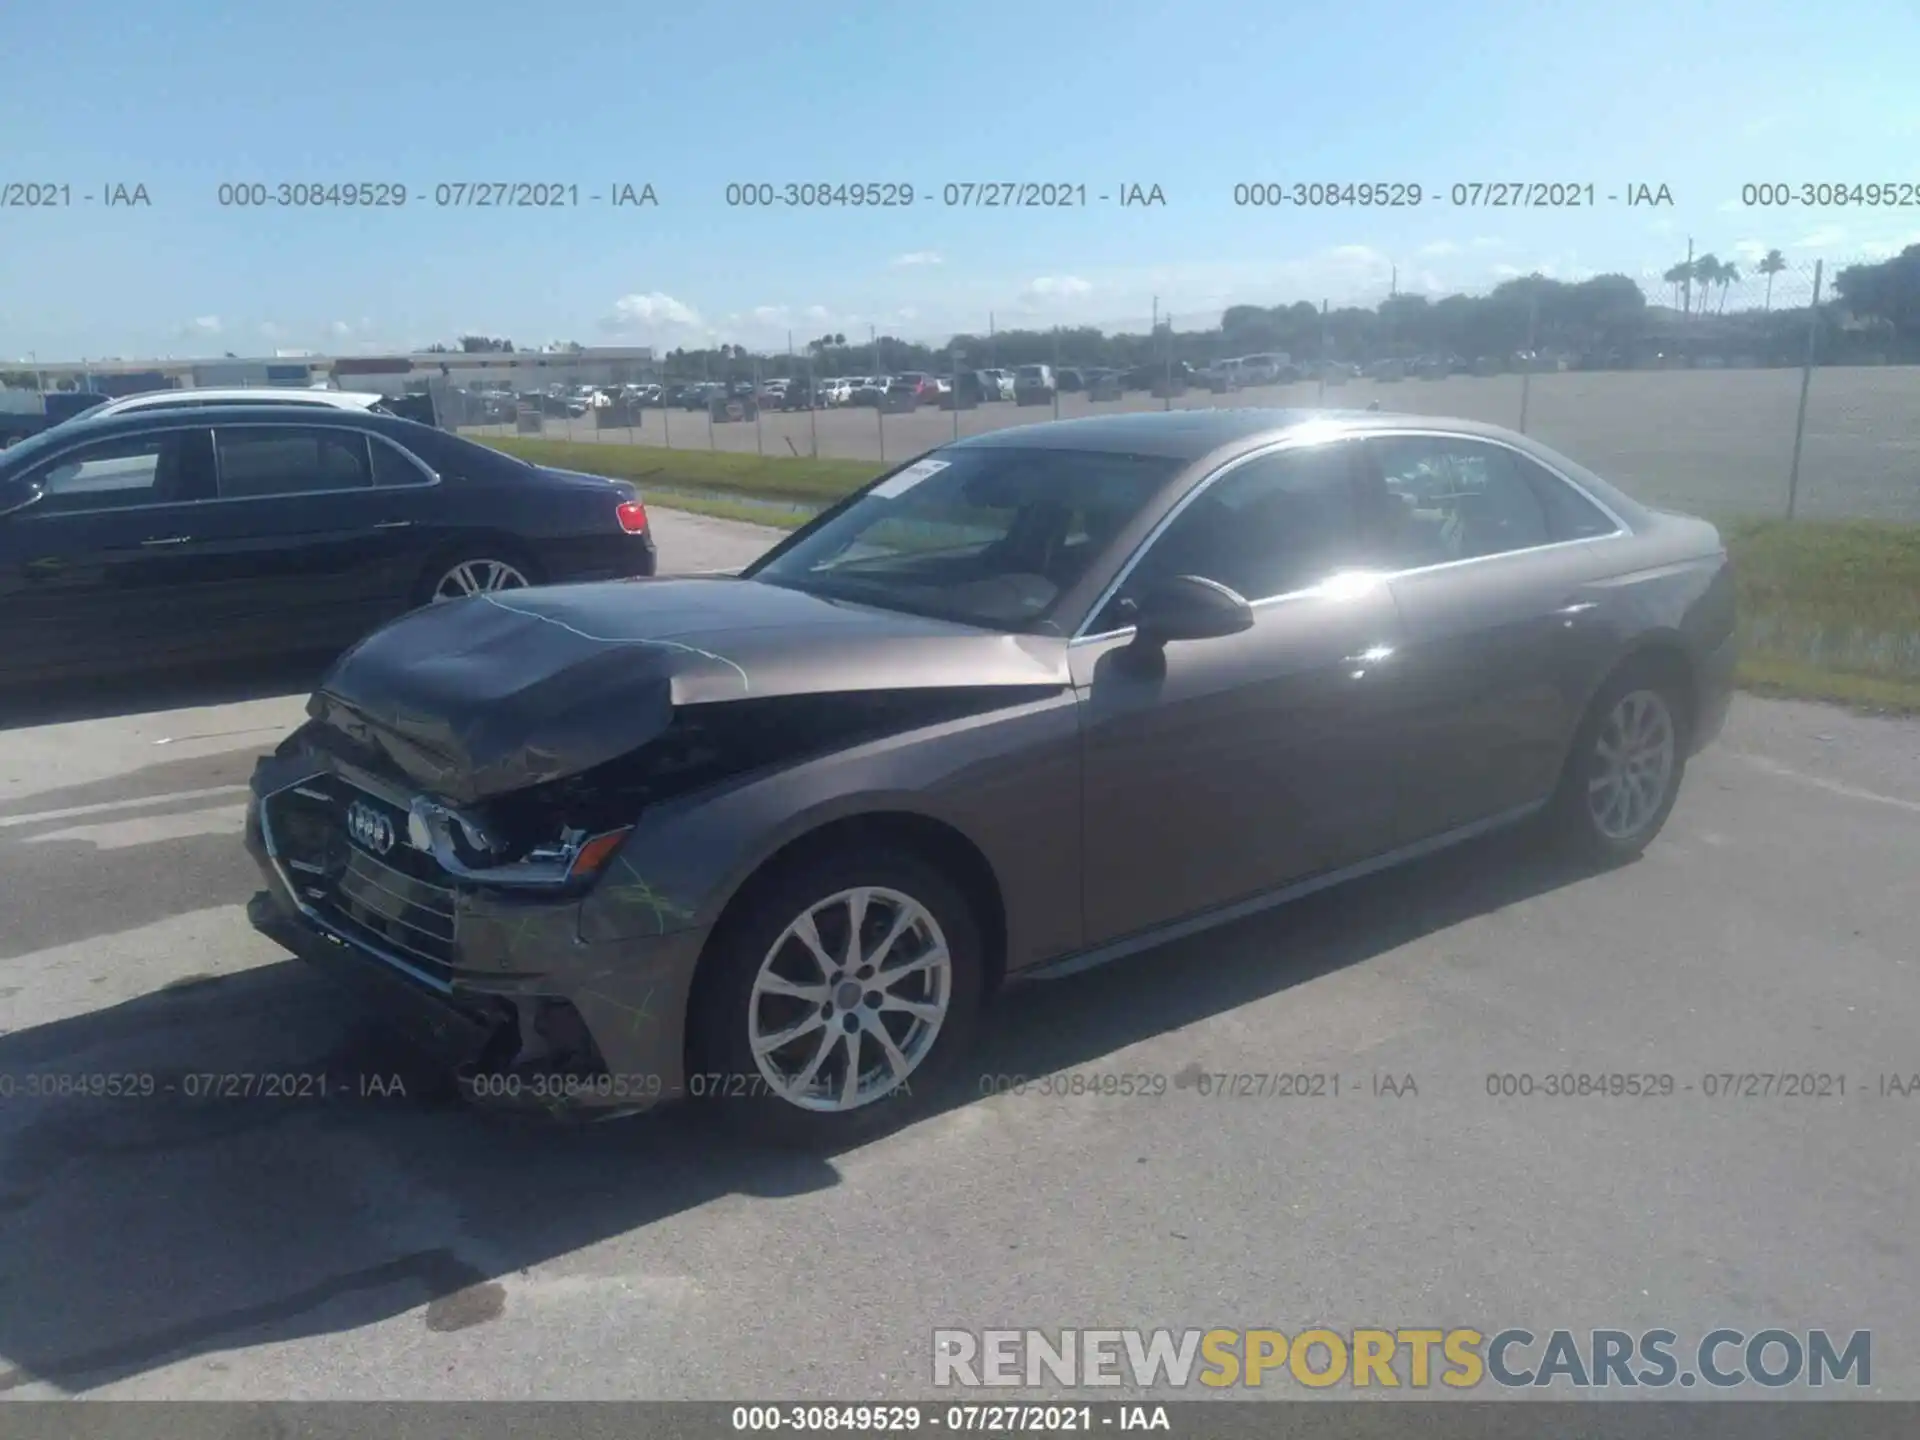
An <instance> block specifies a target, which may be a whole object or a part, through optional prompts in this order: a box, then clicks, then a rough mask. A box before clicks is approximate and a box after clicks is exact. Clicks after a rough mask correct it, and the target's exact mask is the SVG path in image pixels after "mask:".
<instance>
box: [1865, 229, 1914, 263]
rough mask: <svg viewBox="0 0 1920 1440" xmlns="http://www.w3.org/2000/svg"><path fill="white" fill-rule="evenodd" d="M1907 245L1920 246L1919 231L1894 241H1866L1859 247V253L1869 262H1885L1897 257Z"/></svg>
mask: <svg viewBox="0 0 1920 1440" xmlns="http://www.w3.org/2000/svg"><path fill="white" fill-rule="evenodd" d="M1909 245H1920V230H1915V231H1913V232H1911V233H1909V234H1906V235H1902V236H1900V237H1899V238H1898V239H1894V240H1868V241H1866V242H1864V243H1863V244H1862V245H1861V246H1860V253H1861V254H1862V255H1865V256H1866V257H1867V258H1868V259H1869V260H1887V259H1891V258H1892V257H1893V256H1895V255H1898V254H1899V253H1900V252H1901V251H1902V250H1904V249H1906V248H1907V247H1908V246H1909Z"/></svg>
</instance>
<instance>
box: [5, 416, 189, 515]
mask: <svg viewBox="0 0 1920 1440" xmlns="http://www.w3.org/2000/svg"><path fill="white" fill-rule="evenodd" d="M171 439H172V437H171V436H170V435H132V436H126V437H124V438H119V439H114V440H106V441H102V442H101V443H100V444H98V445H90V446H88V447H86V448H85V449H82V450H77V451H74V452H72V453H70V454H68V455H66V456H64V457H62V458H61V459H59V460H56V461H54V462H53V463H52V464H51V465H48V466H47V467H46V468H45V469H43V470H41V471H40V472H39V473H38V474H37V475H36V476H35V477H34V478H35V479H37V480H38V481H39V482H40V484H41V486H42V487H43V497H42V499H41V501H40V505H39V507H38V513H40V514H52V513H55V512H60V513H66V512H71V511H78V510H118V509H123V508H125V507H127V506H131V505H151V504H153V503H154V502H155V501H158V500H162V499H164V498H166V497H165V494H164V493H163V486H162V484H161V480H162V476H163V473H164V465H163V462H164V461H165V459H166V455H167V450H168V448H169V444H170V442H171Z"/></svg>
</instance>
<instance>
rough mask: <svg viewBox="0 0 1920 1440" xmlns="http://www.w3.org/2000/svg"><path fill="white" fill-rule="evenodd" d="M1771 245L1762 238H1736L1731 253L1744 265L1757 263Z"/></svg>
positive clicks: (1765, 256) (1765, 254)
mask: <svg viewBox="0 0 1920 1440" xmlns="http://www.w3.org/2000/svg"><path fill="white" fill-rule="evenodd" d="M1772 248H1773V247H1772V246H1771V245H1769V244H1767V243H1766V242H1765V241H1764V240H1736V241H1734V242H1733V254H1734V256H1735V257H1736V258H1737V259H1738V260H1739V261H1740V262H1741V263H1742V264H1744V265H1758V264H1759V263H1760V262H1761V261H1762V260H1764V259H1766V258H1767V251H1769V250H1771V249H1772Z"/></svg>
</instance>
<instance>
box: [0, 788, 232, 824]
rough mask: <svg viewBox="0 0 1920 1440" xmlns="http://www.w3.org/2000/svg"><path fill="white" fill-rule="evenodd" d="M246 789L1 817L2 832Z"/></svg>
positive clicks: (176, 794) (141, 798) (145, 797)
mask: <svg viewBox="0 0 1920 1440" xmlns="http://www.w3.org/2000/svg"><path fill="white" fill-rule="evenodd" d="M246 793H247V787H246V786H245V785H210V786H208V787H207V788H206V789H205V790H175V791H174V792H173V793H172V794H171V795H140V796H136V797H134V798H133V799H130V800H105V801H102V802H101V803H100V804H98V805H72V806H69V807H68V808H66V809H65V810H39V811H35V812H34V813H33V814H31V815H0V830H4V829H7V828H9V827H11V826H14V825H37V824H40V823H41V822H43V821H47V820H77V819H79V818H80V817H81V816H83V815H112V814H119V813H120V812H122V811H126V810H149V809H154V808H156V807H158V806H161V805H173V804H177V803H179V802H180V801H183V800H213V799H217V798H219V797H222V796H227V795H244V794H246Z"/></svg>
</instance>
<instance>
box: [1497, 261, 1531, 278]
mask: <svg viewBox="0 0 1920 1440" xmlns="http://www.w3.org/2000/svg"><path fill="white" fill-rule="evenodd" d="M1493 273H1494V274H1495V275H1498V276H1499V277H1500V278H1501V279H1502V280H1518V279H1519V278H1520V277H1521V276H1522V275H1525V274H1526V273H1527V272H1526V271H1525V270H1522V269H1521V268H1520V267H1519V266H1518V265H1496V266H1494V267H1493Z"/></svg>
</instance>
